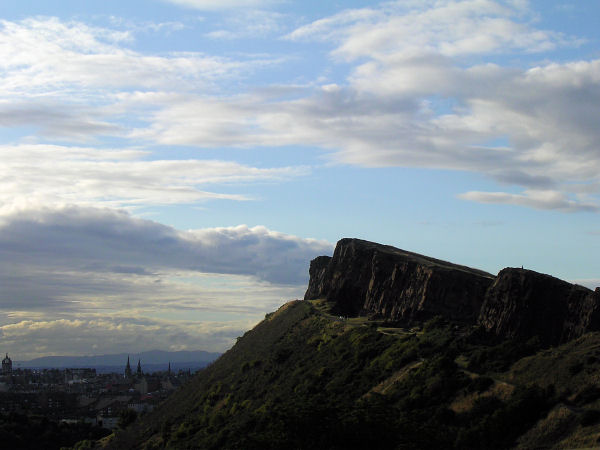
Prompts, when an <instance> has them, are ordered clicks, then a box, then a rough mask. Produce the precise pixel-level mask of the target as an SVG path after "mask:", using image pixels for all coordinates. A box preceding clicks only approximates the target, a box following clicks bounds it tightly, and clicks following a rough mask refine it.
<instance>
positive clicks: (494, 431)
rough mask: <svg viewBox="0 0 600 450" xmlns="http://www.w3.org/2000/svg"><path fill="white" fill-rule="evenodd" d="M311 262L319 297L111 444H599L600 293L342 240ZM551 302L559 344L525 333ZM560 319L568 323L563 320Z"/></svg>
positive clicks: (272, 317)
mask: <svg viewBox="0 0 600 450" xmlns="http://www.w3.org/2000/svg"><path fill="white" fill-rule="evenodd" d="M336 255H337V256H336ZM353 255H354V256H353ZM315 261H316V262H315ZM315 261H313V263H312V264H311V268H310V272H311V282H310V283H309V289H308V290H307V297H313V296H318V297H319V298H315V299H307V300H304V301H293V302H289V303H286V304H285V305H283V306H282V307H281V308H280V309H279V310H278V311H276V312H275V313H271V314H268V315H267V316H266V317H265V320H263V321H262V322H261V323H260V324H258V325H257V326H256V327H255V328H254V329H253V330H250V331H248V332H247V333H246V334H245V335H244V336H243V337H241V338H240V339H239V340H238V342H237V343H236V345H234V347H233V348H232V349H231V350H229V351H228V352H227V353H225V354H224V355H223V356H222V357H221V358H219V359H218V360H217V361H215V362H214V363H213V364H211V365H210V366H209V367H208V368H206V369H204V370H203V371H202V372H200V373H199V374H198V375H197V376H195V377H194V378H193V380H192V381H191V382H190V383H189V384H188V385H186V386H184V387H183V388H182V389H181V390H179V391H178V392H176V393H175V394H174V395H173V396H172V397H170V398H169V399H168V400H167V401H166V402H165V403H164V404H162V405H161V406H160V407H159V408H157V409H156V410H155V411H153V412H152V413H150V414H148V415H147V416H145V417H143V418H141V419H140V420H138V421H137V422H135V423H134V424H132V426H130V427H129V428H127V429H125V430H120V431H118V432H117V433H116V434H115V435H114V436H113V437H112V438H111V439H108V440H105V441H103V442H102V445H103V446H104V447H105V448H140V449H141V448H146V449H150V448H176V449H180V448H206V449H211V448H214V449H217V448H218V449H221V448H230V449H253V448H256V449H258V448H260V449H265V448H267V449H268V448H272V449H280V448H299V449H316V448H319V449H348V448H403V449H404V448H414V449H424V448H436V449H439V448H469V449H473V448H512V447H515V448H573V447H592V446H596V445H597V443H598V440H599V438H600V384H599V381H598V376H597V374H598V373H599V372H598V370H599V369H600V333H598V332H597V331H594V330H593V329H594V327H595V323H596V322H595V314H596V310H597V309H596V304H595V303H594V301H595V299H596V298H597V293H598V290H597V291H596V292H593V291H589V290H586V289H585V288H581V287H579V286H574V285H570V284H568V283H566V282H563V281H561V280H557V279H555V278H552V277H549V276H547V275H543V274H536V273H535V272H531V271H526V270H523V269H507V271H503V272H504V273H503V272H501V273H500V274H499V276H498V277H496V278H494V277H493V276H492V275H490V274H486V273H485V272H481V271H476V270H473V269H469V268H465V267H463V266H456V265H452V264H450V263H446V262H443V261H439V260H435V259H433V258H427V257H424V256H421V255H414V254H410V253H408V252H403V251H401V250H398V249H393V248H391V247H386V246H379V245H378V244H373V243H365V242H364V241H357V240H342V241H340V243H338V247H337V248H336V251H335V253H334V256H333V258H327V257H321V258H318V259H317V260H315ZM507 274H508V279H507ZM417 280H421V282H422V283H423V284H418V283H417ZM532 280H533V281H532ZM471 282H473V283H474V284H475V287H473V286H472V285H470V283H471ZM545 283H549V284H548V285H546V284H545ZM382 286H387V288H386V289H383V288H382ZM548 286H549V287H548ZM390 290H392V291H393V292H395V294H394V296H390V295H388V293H389V292H390ZM461 293H462V294H461ZM541 293H544V295H546V299H547V305H546V306H547V309H548V310H549V311H550V315H548V314H547V311H538V313H539V315H540V317H544V318H545V317H549V318H552V319H553V320H554V322H553V321H552V320H551V321H550V323H549V326H550V328H551V330H552V332H548V331H547V330H546V328H544V327H545V323H544V322H543V321H541V323H539V324H536V326H534V327H533V328H532V329H529V330H525V328H524V325H523V324H526V323H531V322H532V317H535V314H536V311H531V308H532V307H535V308H540V306H539V302H538V297H539V296H540V295H541ZM565 295H566V297H565ZM470 296H472V297H470ZM416 299H420V301H416ZM450 299H458V300H457V301H456V302H455V301H450ZM348 305H350V306H348ZM561 308H563V311H566V314H564V315H563V317H562V319H561V320H558V317H557V315H556V311H561ZM492 311H496V315H495V316H494V314H493V313H492ZM340 312H345V313H347V315H346V316H343V315H341V314H340ZM544 314H546V315H544ZM490 324H496V325H493V326H492V325H490ZM497 324H503V325H502V326H499V325H498V326H497ZM557 324H558V325H557ZM523 330H525V331H523ZM565 330H568V331H569V333H570V334H569V333H566V332H565Z"/></svg>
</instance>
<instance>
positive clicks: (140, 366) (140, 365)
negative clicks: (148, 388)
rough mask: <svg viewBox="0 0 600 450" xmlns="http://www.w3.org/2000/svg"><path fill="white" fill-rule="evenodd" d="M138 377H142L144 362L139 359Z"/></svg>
mask: <svg viewBox="0 0 600 450" xmlns="http://www.w3.org/2000/svg"><path fill="white" fill-rule="evenodd" d="M136 375H137V376H138V377H141V376H142V362H141V361H140V360H139V359H138V365H137V371H136Z"/></svg>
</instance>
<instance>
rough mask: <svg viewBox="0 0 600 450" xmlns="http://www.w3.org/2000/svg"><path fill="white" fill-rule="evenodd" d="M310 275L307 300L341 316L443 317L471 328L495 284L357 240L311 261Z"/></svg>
mask: <svg viewBox="0 0 600 450" xmlns="http://www.w3.org/2000/svg"><path fill="white" fill-rule="evenodd" d="M325 264H327V266H326V267H325ZM310 273H311V278H310V282H309V286H308V290H307V291H306V295H305V299H315V298H326V299H327V300H328V301H329V302H331V303H333V304H334V308H333V310H334V311H335V312H336V313H339V314H342V315H348V316H356V315H371V316H377V317H380V318H385V319H390V320H400V319H424V318H427V317H431V316H434V315H438V314H441V315H444V316H446V317H448V318H450V319H453V320H458V321H462V322H469V323H471V322H474V321H475V320H476V318H477V316H478V314H479V310H480V309H481V305H482V303H483V300H484V297H485V293H486V291H487V288H488V287H489V286H490V285H491V284H492V282H493V279H494V277H493V275H491V274H489V273H486V272H483V271H480V270H476V269H471V268H468V267H465V266H459V265H457V264H451V263H449V262H446V261H441V260H438V259H434V258H429V257H426V256H423V255H418V254H416V253H411V252H407V251H404V250H400V249H397V248H394V247H390V246H386V245H380V244H375V243H373V242H367V241H362V240H359V239H342V240H340V241H339V242H338V244H337V246H336V248H335V251H334V254H333V258H331V259H330V260H328V261H326V260H325V259H321V257H320V258H317V260H313V262H312V263H311V269H310ZM313 274H314V276H313Z"/></svg>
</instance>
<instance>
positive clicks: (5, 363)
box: [2, 353, 12, 375]
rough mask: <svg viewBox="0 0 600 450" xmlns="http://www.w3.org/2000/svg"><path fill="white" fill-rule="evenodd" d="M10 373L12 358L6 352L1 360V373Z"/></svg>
mask: <svg viewBox="0 0 600 450" xmlns="http://www.w3.org/2000/svg"><path fill="white" fill-rule="evenodd" d="M11 373H12V360H11V359H10V358H9V357H8V353H7V354H6V357H5V358H4V359H3V360H2V374H3V375H10V374H11Z"/></svg>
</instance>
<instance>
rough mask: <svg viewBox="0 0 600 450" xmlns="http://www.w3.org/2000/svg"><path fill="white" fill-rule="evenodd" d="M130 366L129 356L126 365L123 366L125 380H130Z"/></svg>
mask: <svg viewBox="0 0 600 450" xmlns="http://www.w3.org/2000/svg"><path fill="white" fill-rule="evenodd" d="M132 375H133V374H132V373H131V365H130V364H129V355H127V365H126V366H125V378H131V376H132Z"/></svg>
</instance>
